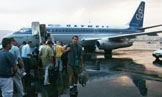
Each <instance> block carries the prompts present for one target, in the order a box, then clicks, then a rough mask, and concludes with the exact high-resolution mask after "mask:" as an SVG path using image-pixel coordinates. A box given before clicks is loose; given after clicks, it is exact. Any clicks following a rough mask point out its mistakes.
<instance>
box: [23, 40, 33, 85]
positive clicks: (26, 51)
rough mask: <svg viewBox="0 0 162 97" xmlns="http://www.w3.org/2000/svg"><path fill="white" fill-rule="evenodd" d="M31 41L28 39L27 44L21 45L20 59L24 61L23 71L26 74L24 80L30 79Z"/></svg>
mask: <svg viewBox="0 0 162 97" xmlns="http://www.w3.org/2000/svg"><path fill="white" fill-rule="evenodd" d="M31 46H32V41H28V44H26V45H24V46H23V47H22V51H21V52H22V55H21V56H22V59H23V62H24V67H25V72H26V73H27V75H26V76H25V82H29V79H30V76H31V75H30V58H31V56H32V49H31Z"/></svg>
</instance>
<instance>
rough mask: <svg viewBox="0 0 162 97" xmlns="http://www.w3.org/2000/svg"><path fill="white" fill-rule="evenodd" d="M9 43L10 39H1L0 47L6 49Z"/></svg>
mask: <svg viewBox="0 0 162 97" xmlns="http://www.w3.org/2000/svg"><path fill="white" fill-rule="evenodd" d="M10 43H11V39H10V38H3V40H2V47H3V48H6V47H7V45H9V44H10Z"/></svg>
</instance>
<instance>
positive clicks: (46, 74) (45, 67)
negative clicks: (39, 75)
mask: <svg viewBox="0 0 162 97" xmlns="http://www.w3.org/2000/svg"><path fill="white" fill-rule="evenodd" d="M49 66H50V64H49V65H47V66H44V70H45V75H44V85H48V84H49V80H48V68H49Z"/></svg>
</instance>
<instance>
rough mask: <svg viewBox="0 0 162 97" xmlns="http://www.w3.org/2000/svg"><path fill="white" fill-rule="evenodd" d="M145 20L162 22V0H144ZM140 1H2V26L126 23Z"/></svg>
mask: <svg viewBox="0 0 162 97" xmlns="http://www.w3.org/2000/svg"><path fill="white" fill-rule="evenodd" d="M145 1H146V10H145V23H144V25H153V24H160V23H162V19H161V17H162V15H161V14H160V12H162V1H161V0H152V1H151V0H145ZM139 3H140V0H116V1H114V0H1V1H0V13H1V14H0V21H1V22H0V25H3V26H0V29H6V30H17V29H19V28H21V27H23V26H30V24H31V22H32V21H40V22H41V23H66V24H68V23H85V24H86V23H88V22H89V21H91V23H94V24H125V23H127V22H129V20H130V19H131V18H132V16H133V14H134V12H135V10H136V8H137V7H138V5H139Z"/></svg>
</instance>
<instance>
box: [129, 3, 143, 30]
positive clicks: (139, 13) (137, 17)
mask: <svg viewBox="0 0 162 97" xmlns="http://www.w3.org/2000/svg"><path fill="white" fill-rule="evenodd" d="M144 9H145V2H144V1H142V2H141V3H140V5H139V7H138V8H137V10H136V12H135V14H134V16H133V18H132V20H131V21H130V24H129V26H130V27H135V28H140V27H142V26H143V19H144Z"/></svg>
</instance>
